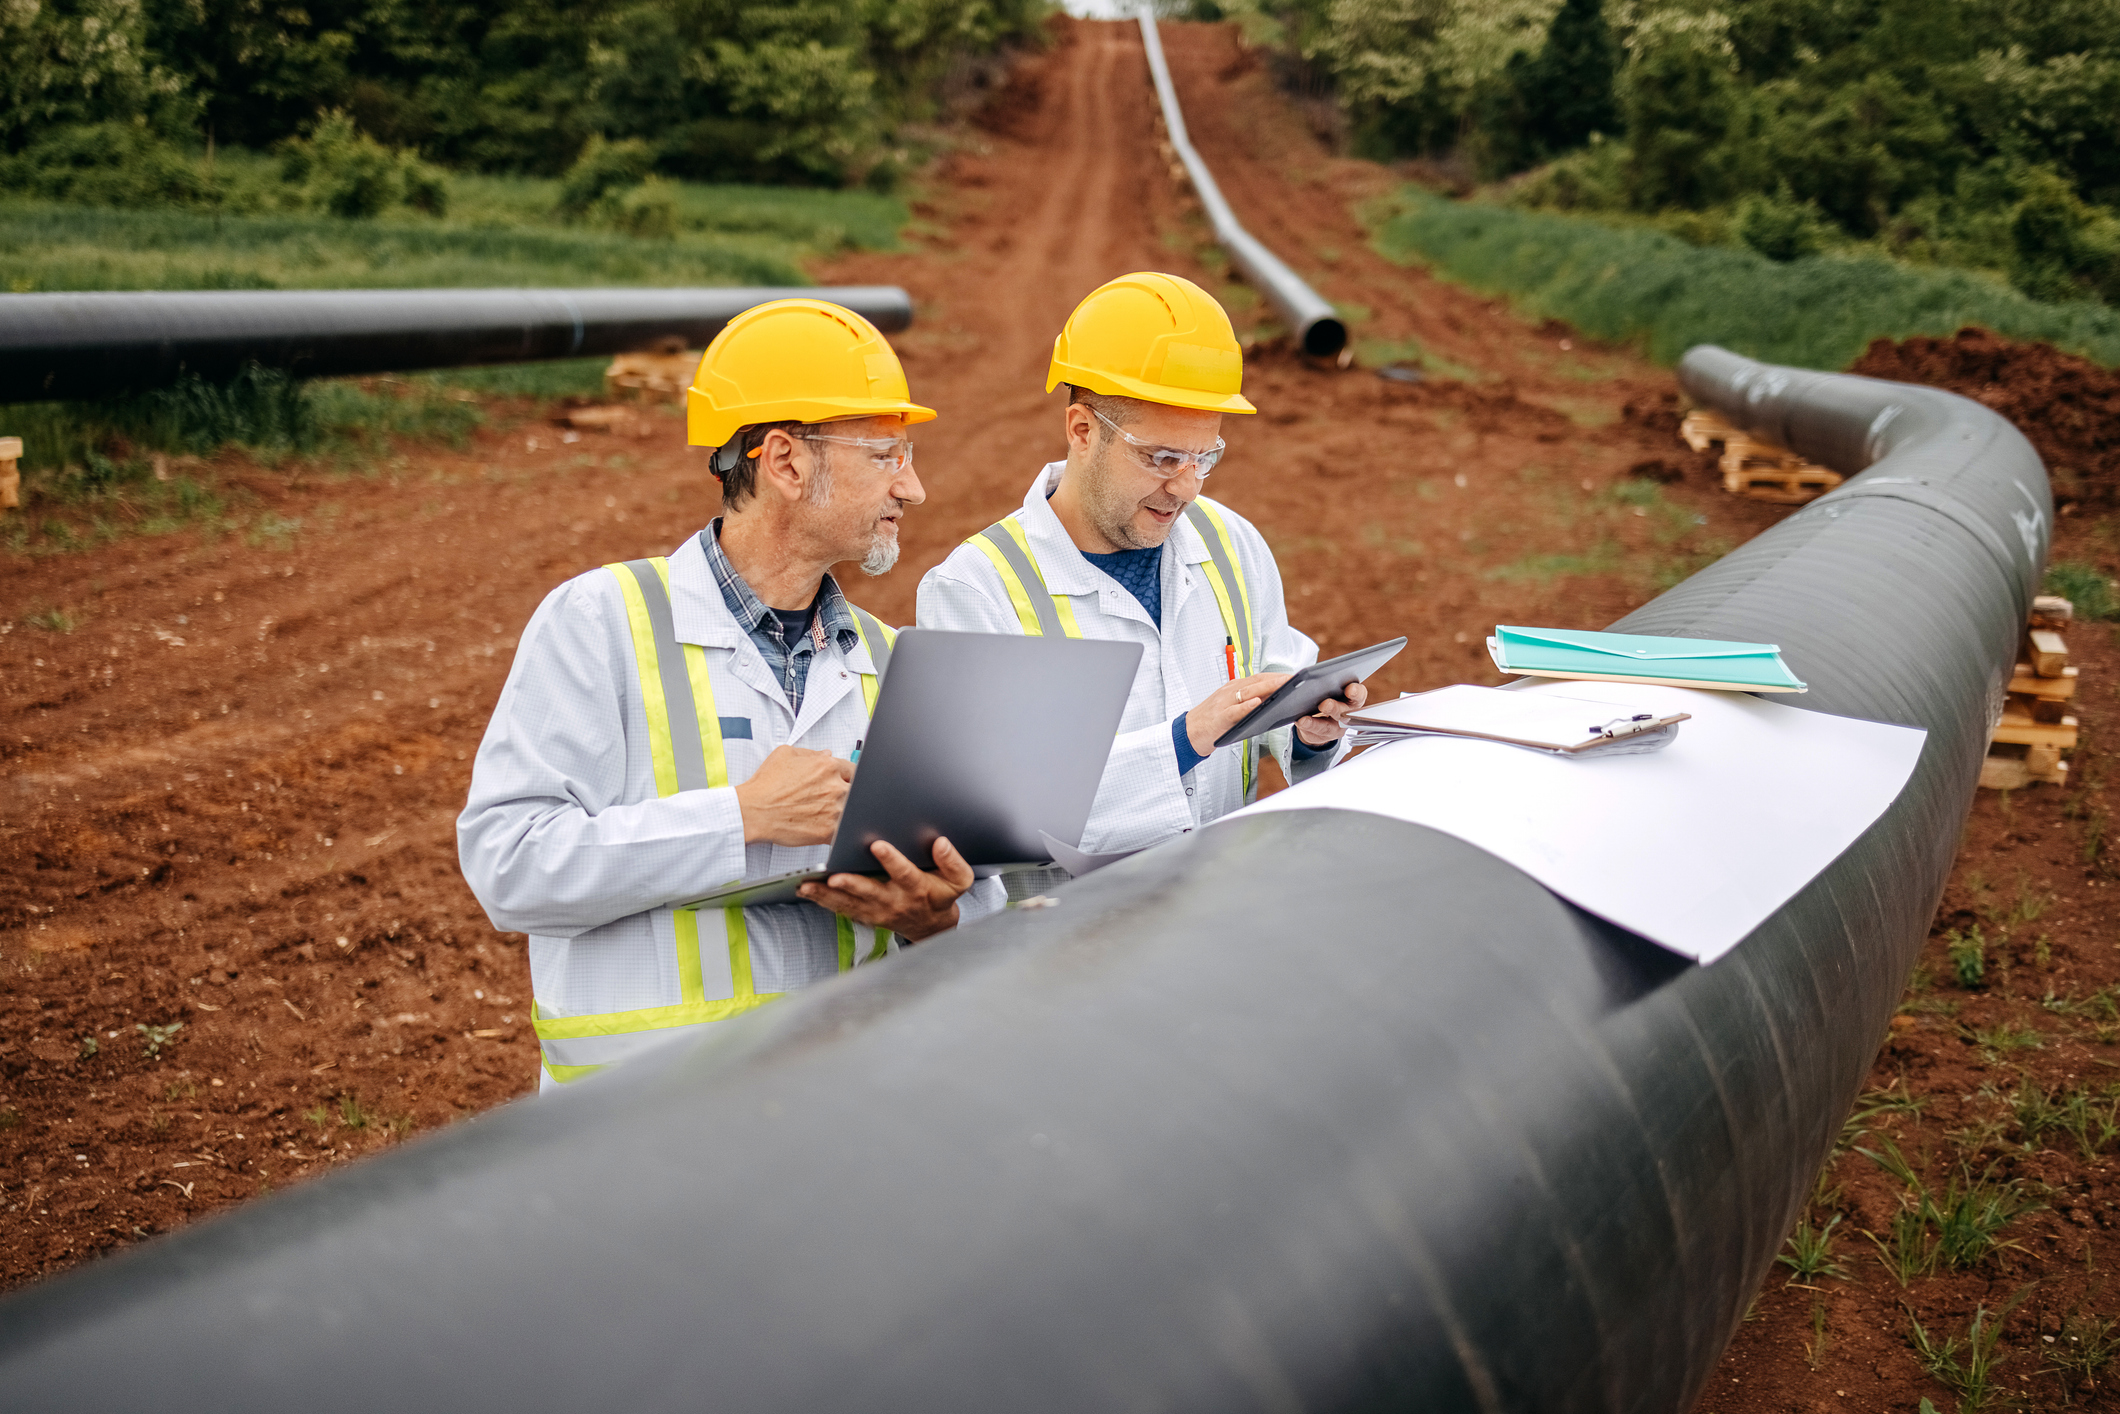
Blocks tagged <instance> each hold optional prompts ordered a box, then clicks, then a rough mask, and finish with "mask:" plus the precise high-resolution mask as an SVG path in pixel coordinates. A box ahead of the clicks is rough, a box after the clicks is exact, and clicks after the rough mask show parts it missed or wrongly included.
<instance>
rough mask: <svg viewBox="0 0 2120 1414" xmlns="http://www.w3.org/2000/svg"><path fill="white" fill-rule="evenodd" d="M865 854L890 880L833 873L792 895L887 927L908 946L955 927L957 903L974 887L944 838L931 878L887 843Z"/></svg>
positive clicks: (880, 842) (969, 868)
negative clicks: (908, 943) (872, 859)
mask: <svg viewBox="0 0 2120 1414" xmlns="http://www.w3.org/2000/svg"><path fill="white" fill-rule="evenodd" d="M869 852H870V853H871V854H873V855H875V856H876V860H877V862H878V863H880V864H882V865H883V867H884V868H885V869H886V870H887V871H889V876H890V877H888V878H884V879H871V878H868V877H867V876H865V875H861V874H834V875H833V876H832V877H831V878H829V879H826V880H824V881H823V882H822V883H813V884H804V885H803V886H802V887H801V888H800V889H797V890H796V892H797V893H799V894H801V895H802V896H803V897H804V898H806V899H808V900H809V901H810V902H811V903H814V904H816V905H817V906H818V907H819V908H824V909H829V910H831V911H832V912H833V913H838V914H843V915H844V916H846V917H848V918H851V919H853V920H854V921H855V922H856V923H866V924H868V925H869V926H870V927H873V928H888V929H890V930H891V931H892V932H893V933H896V934H897V935H898V936H899V937H901V938H904V939H905V940H906V941H907V942H910V943H917V942H919V941H920V940H921V939H922V938H926V937H931V936H933V935H934V934H936V933H940V932H941V931H943V930H944V929H945V928H954V927H956V926H957V899H958V897H959V896H960V895H962V894H963V893H964V891H965V890H966V889H969V888H970V887H971V886H972V866H971V865H969V864H967V863H965V862H964V856H963V855H961V854H959V853H958V852H957V846H955V845H953V844H951V843H950V842H949V841H948V840H936V841H935V872H934V873H932V874H924V873H922V872H921V871H920V870H919V869H917V868H915V867H914V866H913V861H912V860H910V859H907V858H906V857H905V856H904V855H903V854H901V853H899V852H898V850H897V849H895V848H893V847H892V845H891V844H890V843H889V842H888V841H885V840H878V841H876V843H874V844H872V845H870V846H869Z"/></svg>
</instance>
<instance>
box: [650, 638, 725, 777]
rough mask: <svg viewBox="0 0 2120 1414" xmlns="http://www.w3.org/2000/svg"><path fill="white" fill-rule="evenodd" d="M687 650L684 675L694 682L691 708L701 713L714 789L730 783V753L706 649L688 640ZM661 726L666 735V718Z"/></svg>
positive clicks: (703, 743)
mask: <svg viewBox="0 0 2120 1414" xmlns="http://www.w3.org/2000/svg"><path fill="white" fill-rule="evenodd" d="M684 650H685V676H686V677H687V678H689V679H690V680H691V683H692V710H693V711H694V712H696V713H698V714H699V750H700V754H701V755H702V756H703V757H705V758H706V767H707V788H708V789H709V790H712V789H716V788H718V787H721V786H725V785H727V784H728V783H729V757H728V753H727V752H726V751H725V750H723V748H722V744H721V718H720V717H718V716H716V715H715V710H714V683H713V681H712V680H711V679H709V678H708V677H707V650H706V649H704V648H702V647H700V646H699V645H698V644H697V643H687V644H685V645H684ZM662 730H663V735H664V736H666V737H667V736H668V735H669V733H670V726H669V723H668V722H667V721H665V722H664V723H663V728H662Z"/></svg>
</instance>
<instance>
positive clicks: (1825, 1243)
mask: <svg viewBox="0 0 2120 1414" xmlns="http://www.w3.org/2000/svg"><path fill="white" fill-rule="evenodd" d="M1838 1226H1840V1214H1838V1213H1835V1214H1834V1215H1833V1216H1832V1218H1831V1219H1829V1220H1828V1221H1827V1222H1826V1223H1825V1224H1824V1226H1819V1225H1817V1224H1815V1223H1813V1222H1812V1221H1811V1219H1810V1218H1809V1217H1808V1216H1806V1217H1805V1218H1804V1220H1803V1221H1802V1222H1800V1223H1798V1224H1796V1230H1795V1231H1794V1232H1791V1233H1790V1234H1789V1240H1788V1242H1787V1243H1786V1244H1785V1245H1784V1246H1783V1247H1782V1250H1781V1255H1780V1256H1778V1257H1776V1258H1775V1259H1774V1260H1775V1261H1777V1262H1779V1263H1781V1264H1782V1265H1783V1266H1785V1267H1787V1268H1788V1269H1789V1280H1790V1281H1803V1282H1812V1281H1816V1280H1817V1279H1818V1278H1820V1277H1838V1278H1840V1279H1842V1280H1846V1278H1847V1275H1848V1274H1847V1273H1846V1272H1845V1271H1843V1270H1842V1269H1841V1266H1840V1263H1838V1262H1836V1261H1834V1260H1833V1229H1834V1228H1836V1227H1838Z"/></svg>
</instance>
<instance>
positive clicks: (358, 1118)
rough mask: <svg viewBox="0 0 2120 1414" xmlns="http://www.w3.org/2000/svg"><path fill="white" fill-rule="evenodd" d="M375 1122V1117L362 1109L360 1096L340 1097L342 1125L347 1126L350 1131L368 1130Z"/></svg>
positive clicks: (340, 1120) (340, 1121) (340, 1119)
mask: <svg viewBox="0 0 2120 1414" xmlns="http://www.w3.org/2000/svg"><path fill="white" fill-rule="evenodd" d="M374 1122H375V1116H374V1115H372V1114H370V1113H369V1112H368V1111H367V1110H365V1109H363V1108H361V1097H360V1096H359V1095H352V1094H348V1095H342V1096H340V1097H339V1123H340V1124H343V1125H345V1126H346V1127H347V1128H348V1129H366V1128H367V1127H368V1126H369V1125H371V1124H373V1123H374Z"/></svg>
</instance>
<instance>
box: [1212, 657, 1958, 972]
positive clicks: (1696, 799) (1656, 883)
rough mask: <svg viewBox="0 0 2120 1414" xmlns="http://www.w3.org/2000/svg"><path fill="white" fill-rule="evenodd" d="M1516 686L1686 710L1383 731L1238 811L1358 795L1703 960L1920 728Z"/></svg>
mask: <svg viewBox="0 0 2120 1414" xmlns="http://www.w3.org/2000/svg"><path fill="white" fill-rule="evenodd" d="M1521 690H1522V691H1524V692H1526V693H1529V694H1549V693H1550V694H1554V695H1559V696H1566V697H1574V698H1584V699H1589V700H1593V701H1599V702H1606V703H1610V704H1612V705H1613V706H1614V707H1638V708H1641V709H1646V710H1652V711H1656V712H1658V713H1660V714H1665V715H1668V714H1669V713H1672V712H1690V713H1691V714H1692V715H1693V720H1692V721H1690V722H1687V723H1685V724H1684V725H1683V726H1681V727H1680V728H1679V735H1678V740H1677V741H1675V742H1673V743H1672V744H1671V745H1670V746H1669V747H1668V748H1666V749H1665V750H1663V751H1659V752H1656V753H1655V754H1653V755H1647V756H1622V757H1618V758H1616V759H1612V760H1596V759H1572V758H1568V757H1562V756H1554V755H1550V754H1547V753H1544V752H1537V751H1527V750H1524V749H1522V748H1520V747H1514V746H1507V745H1503V744H1501V743H1499V742H1487V741H1472V740H1465V739H1455V738H1449V737H1423V738H1418V739H1415V740H1411V741H1400V742H1394V743H1391V744H1389V745H1386V746H1379V747H1376V748H1374V749H1373V750H1370V751H1367V752H1364V753H1363V754H1362V755H1360V756H1357V757H1355V758H1354V759H1352V760H1350V761H1348V762H1346V763H1345V764H1343V765H1340V766H1337V767H1334V768H1333V769H1332V770H1330V771H1327V772H1326V773H1324V774H1323V775H1321V776H1317V777H1314V778H1312V779H1311V780H1309V781H1306V782H1304V783H1303V784H1302V785H1299V786H1296V787H1293V788H1292V789H1289V790H1285V791H1282V792H1281V793H1280V794H1278V795H1274V796H1269V797H1268V798H1267V799H1265V800H1263V801H1260V802H1259V803H1258V804H1256V805H1253V806H1251V807H1249V808H1248V809H1246V810H1243V811H1240V812H1238V813H1239V814H1253V813H1257V812H1261V811H1269V810H1305V809H1310V810H1318V809H1338V810H1362V811H1367V812H1369V813H1370V814H1374V815H1386V816H1390V817H1391V818H1393V819H1397V820H1406V821H1410V822H1411V823H1413V824H1416V825H1427V826H1429V827H1430V828H1432V829H1437V830H1441V831H1443V832H1444V833H1446V834H1451V835H1455V836H1457V837H1458V838H1459V839H1462V840H1465V841H1466V842H1468V843H1470V844H1474V845H1477V846H1479V847H1480V848H1481V849H1484V850H1486V851H1487V852H1488V853H1490V854H1494V855H1498V856H1500V857H1501V858H1503V859H1506V860H1508V861H1509V862H1510V863H1511V864H1514V865H1515V866H1516V867H1517V868H1519V869H1522V870H1523V871H1524V872H1525V873H1527V874H1529V875H1531V876H1532V877H1533V878H1534V879H1537V880H1538V881H1539V882H1540V883H1542V884H1544V885H1545V886H1546V887H1547V888H1549V889H1551V890H1553V892H1555V893H1557V894H1559V895H1560V896H1561V897H1562V898H1565V899H1567V900H1568V901H1569V902H1571V903H1574V904H1576V905H1577V906H1578V907H1581V908H1583V909H1586V910H1588V911H1589V912H1591V913H1595V914H1597V915H1599V916H1600V917H1603V918H1607V919H1610V920H1611V921H1612V922H1614V923H1617V924H1619V925H1620V926H1621V927H1623V928H1627V929H1630V930H1632V931H1634V932H1636V933H1639V934H1641V935H1642V936H1643V937H1645V938H1648V939H1650V940H1651V941H1653V942H1656V943H1658V944H1661V945H1662V946H1664V947H1666V948H1669V949H1671V950H1672V951H1673V952H1676V953H1680V954H1682V955H1684V956H1686V957H1690V958H1692V959H1694V960H1695V961H1696V962H1701V963H1709V962H1713V961H1714V960H1715V959H1716V958H1718V957H1720V956H1722V955H1723V954H1724V953H1726V952H1728V951H1729V950H1730V949H1731V948H1733V947H1735V946H1736V945H1737V943H1738V942H1739V941H1740V940H1741V939H1743V938H1744V936H1745V935H1746V934H1747V933H1750V932H1751V931H1752V930H1753V929H1754V928H1756V927H1758V926H1759V925H1760V923H1762V922H1764V921H1765V920H1766V918H1767V917H1768V916H1769V915H1770V914H1772V913H1773V912H1774V911H1775V910H1776V909H1778V908H1780V907H1781V906H1782V905H1783V904H1784V903H1786V902H1788V900H1789V899H1790V897H1792V896H1793V895H1794V894H1795V893H1796V891H1797V890H1799V889H1801V888H1802V887H1803V886H1804V885H1805V884H1807V883H1809V882H1810V881H1811V880H1812V879H1813V878H1815V877H1816V876H1817V875H1818V873H1819V872H1820V871H1821V870H1823V869H1824V868H1825V867H1826V866H1827V865H1828V864H1830V863H1832V862H1833V860H1834V859H1836V858H1838V857H1839V855H1840V853H1841V852H1842V851H1843V850H1845V849H1846V848H1847V847H1848V846H1849V845H1850V844H1853V843H1854V842H1855V839H1856V837H1857V836H1859V835H1860V834H1862V832H1863V831H1864V830H1866V829H1868V828H1869V827H1870V825H1871V824H1872V823H1874V822H1875V821H1876V819H1877V817H1878V816H1879V815H1881V814H1883V813H1884V811H1885V808H1886V807H1887V806H1889V805H1890V804H1891V803H1892V802H1893V801H1894V800H1895V799H1897V798H1898V795H1899V792H1900V790H1901V789H1902V788H1904V787H1905V785H1906V782H1907V778H1908V777H1909V776H1910V775H1912V774H1913V770H1914V763H1915V761H1916V760H1917V759H1919V757H1920V755H1921V745H1922V742H1923V740H1924V739H1925V737H1926V736H1927V733H1926V732H1924V731H1922V730H1921V729H1919V728H1916V727H1896V726H1885V725H1882V724H1880V723H1876V722H1861V721H1856V720H1854V719H1852V718H1848V717H1830V716H1827V715H1825V714H1824V713H1820V712H1806V711H1802V710H1799V709H1797V708H1794V707H1784V706H1781V705H1780V704H1778V703H1773V702H1763V701H1761V700H1759V699H1758V698H1756V697H1750V696H1747V695H1745V694H1743V693H1735V692H1703V691H1699V690H1697V689H1690V688H1671V687H1653V686H1645V685H1643V684H1641V683H1600V682H1574V681H1570V682H1556V683H1552V684H1546V685H1539V686H1532V687H1526V688H1523V689H1521ZM1379 884H1380V886H1386V887H1388V884H1387V883H1386V881H1381V880H1380V881H1379ZM1407 902H1408V903H1409V905H1417V904H1418V900H1413V899H1409V900H1407Z"/></svg>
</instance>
